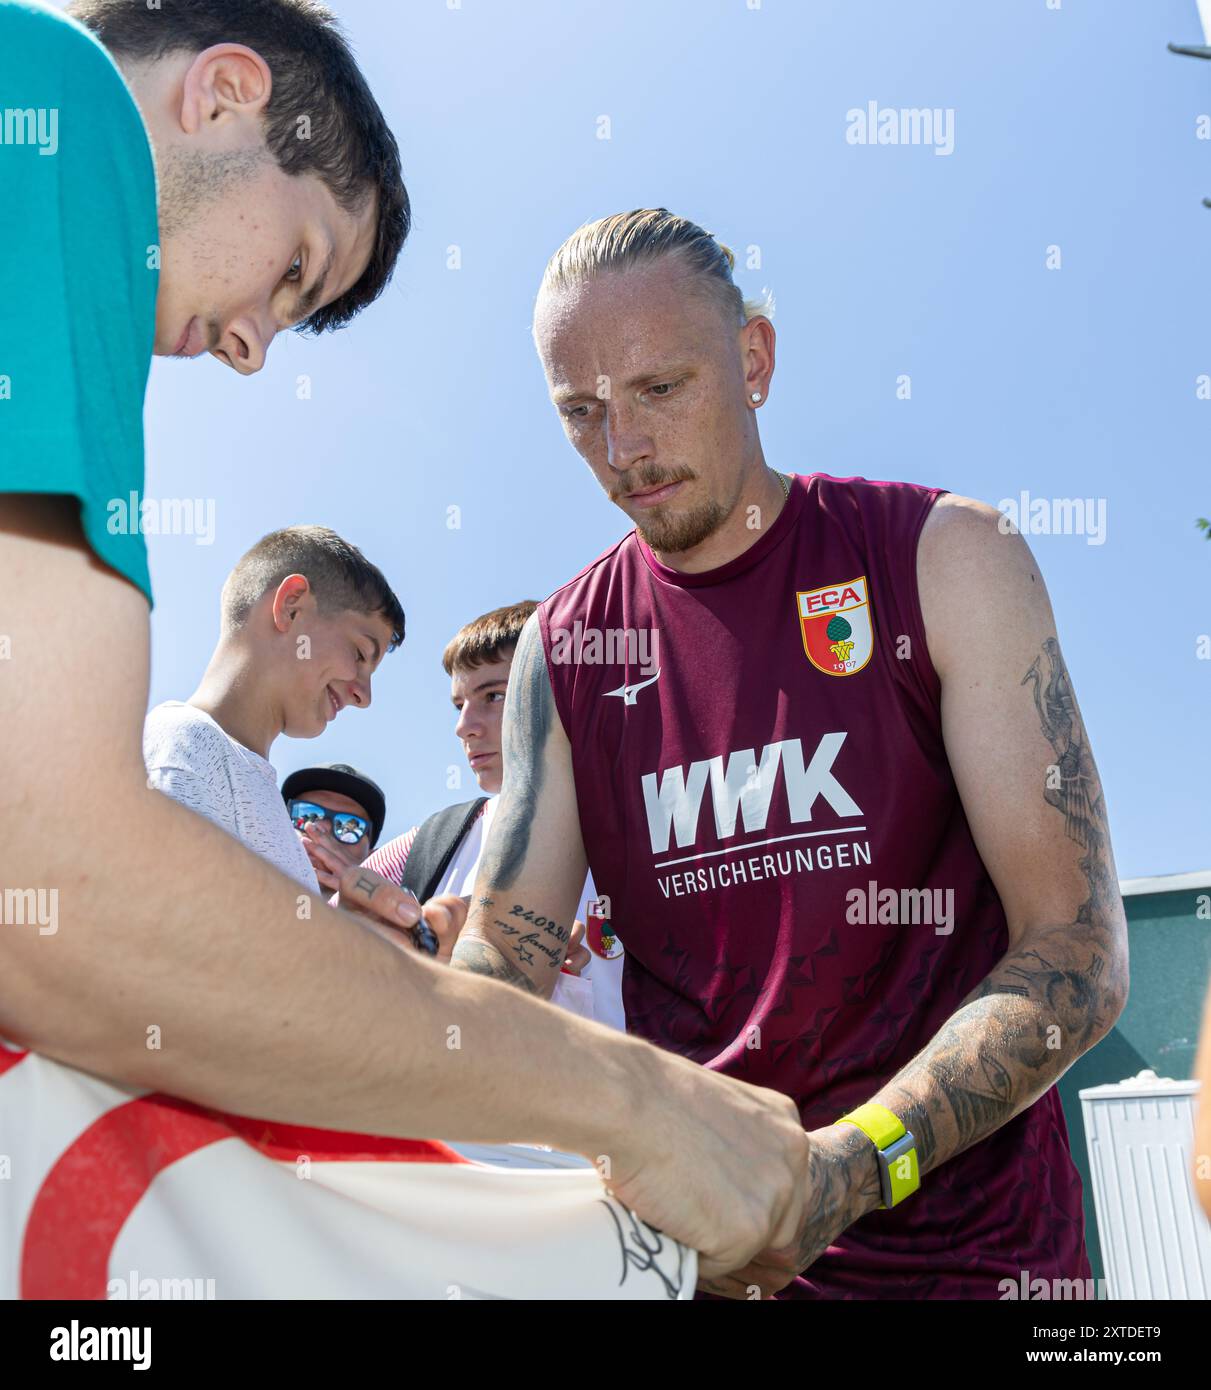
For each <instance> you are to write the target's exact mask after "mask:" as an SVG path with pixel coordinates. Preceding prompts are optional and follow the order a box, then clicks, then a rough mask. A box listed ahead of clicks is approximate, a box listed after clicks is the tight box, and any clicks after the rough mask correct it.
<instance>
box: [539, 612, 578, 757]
mask: <svg viewBox="0 0 1211 1390" xmlns="http://www.w3.org/2000/svg"><path fill="white" fill-rule="evenodd" d="M537 611H538V630H539V631H540V632H541V633H542V657H543V662H544V664H545V666H546V672H547V685H548V686H549V687H550V689H551V695H552V698H553V699H554V702H555V712H556V714H558V715H559V722H560V724H562V725H563V733H564V737H565V738H566V739H567V740H568V743H569V744H571V742H572V720H571V717H570V715H571V711H570V710H568V709H565V708H564V694H565V692H564V689H563V687H562V685H561V683H560V682H559V681H553V680H552V679H551V629H550V627H549V625H548V622H547V605H546V600H545V599H544V600H543V602H542V603H540V604H539V605H538V610H537Z"/></svg>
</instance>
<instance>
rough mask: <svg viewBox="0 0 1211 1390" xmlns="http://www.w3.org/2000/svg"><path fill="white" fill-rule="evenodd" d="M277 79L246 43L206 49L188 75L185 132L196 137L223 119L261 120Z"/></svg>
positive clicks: (184, 90)
mask: <svg viewBox="0 0 1211 1390" xmlns="http://www.w3.org/2000/svg"><path fill="white" fill-rule="evenodd" d="M272 91H273V77H272V74H271V73H270V71H269V64H268V63H266V62H265V60H264V58H262V57H261V55H260V54H259V53H257V52H255V51H254V50H253V49H251V48H246V47H245V46H244V45H243V44H242V43H216V44H213V45H212V46H211V47H210V48H205V49H203V50H202V52H201V53H199V54H198V56H197V57H196V58H195V59H194V60H193V62H192V63H190V65H189V67H188V68H187V69H186V71H185V79H184V83H183V85H182V90H181V111H180V122H181V129H182V130H183V131H185V132H186V134H188V135H196V134H197V133H198V131H199V130H201V129H202V128H203V127H204V126H205V125H206V124H207V123H208V122H210V121H217V120H219V119H220V118H221V117H223V116H228V115H235V116H255V117H258V118H259V117H260V116H262V115H263V114H264V112H265V107H266V106H267V105H268V104H269V97H270V95H271V93H272Z"/></svg>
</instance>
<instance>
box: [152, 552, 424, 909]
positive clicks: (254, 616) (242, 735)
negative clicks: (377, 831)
mask: <svg viewBox="0 0 1211 1390" xmlns="http://www.w3.org/2000/svg"><path fill="white" fill-rule="evenodd" d="M403 640H404V612H403V609H402V608H401V606H400V602H399V599H398V598H396V596H395V594H394V593H393V592H392V590H391V587H390V586H389V585H388V583H387V581H386V579H385V578H384V577H383V574H382V572H381V571H380V570H379V569H378V568H377V567H376V566H375V565H372V564H371V563H370V562H369V561H368V560H367V559H366V558H365V556H363V555H362V553H361V551H360V550H358V549H357V547H356V546H354V545H350V543H349V542H348V541H346V540H343V539H342V538H341V537H340V536H338V535H337V534H336V532H335V531H330V530H328V529H327V528H326V527H323V526H289V527H286V528H285V529H284V530H281V531H274V532H272V533H271V534H269V535H268V536H265V537H263V538H262V539H261V540H260V541H258V542H257V544H256V545H254V546H253V547H252V549H251V550H249V551H248V553H247V554H246V555H244V557H243V558H242V559H241V560H240V561H239V563H238V564H237V565H236V567H235V568H234V569H233V570H232V571H231V573H230V575H228V577H227V582H226V583H225V584H224V585H223V596H222V633H221V636H220V638H219V644H218V646H217V647H216V648H215V651H214V655H213V656H212V657H211V658H210V664H209V665H208V666H207V668H206V673H205V675H204V676H203V677H202V682H201V684H200V685H199V686H198V688H197V690H196V691H195V692H194V693H193V694H192V695H191V696H190V697H189V699H188V700H186V701H180V700H166V701H165V702H164V703H163V704H160V705H157V706H156V707H155V709H153V710H152V711H151V712H150V714H148V716H147V721H146V723H145V725H144V730H143V760H144V762H145V763H146V765H147V780H148V785H149V786H152V787H155V788H156V789H157V790H159V791H162V792H164V793H165V794H166V795H168V796H171V797H172V798H173V799H174V800H176V801H179V802H180V803H181V804H182V805H183V806H188V807H189V808H190V810H193V811H197V812H199V813H200V814H201V815H204V816H206V817H208V818H209V819H210V820H212V821H214V823H215V824H216V825H219V826H221V827H222V828H223V829H224V830H226V831H227V832H228V834H230V835H234V836H236V838H237V839H240V840H242V841H243V842H244V843H245V844H246V845H247V846H248V848H249V849H251V850H253V851H254V852H255V853H256V854H259V855H260V856H261V857H262V858H264V859H268V860H269V862H270V863H271V864H274V865H275V866H276V867H277V868H279V869H281V871H282V872H283V873H284V874H287V875H288V876H289V877H290V878H293V879H295V880H296V881H297V882H298V883H300V884H302V886H303V887H304V888H305V889H306V890H307V891H308V892H310V893H318V892H319V891H320V890H319V883H318V882H317V880H316V875H315V870H314V869H313V868H312V866H311V861H310V860H309V858H308V857H307V851H306V850H305V849H304V847H303V842H302V840H301V839H300V838H299V836H298V835H297V834H296V832H295V829H294V826H293V824H292V823H291V819H290V813H289V811H288V810H287V809H286V804H285V802H284V801H283V800H282V797H281V794H280V792H279V791H278V782H277V773H276V772H275V771H274V769H273V767H272V765H271V764H270V762H269V750H270V748H271V747H272V745H273V741H274V740H275V739H276V738H277V736H278V735H279V734H283V733H284V734H288V735H290V736H291V737H293V738H315V737H316V736H317V735H319V734H322V733H323V732H324V730H325V729H326V728H327V727H328V724H329V723H330V722H331V721H332V720H333V719H335V718H336V716H337V715H338V714H339V713H340V711H341V710H342V709H344V707H345V706H346V705H349V704H353V705H356V706H358V707H359V708H362V707H365V706H366V705H368V704H369V703H370V679H371V676H372V675H373V673H374V671H375V669H376V668H377V667H378V664H379V662H380V661H381V660H382V658H383V656H384V655H385V654H386V653H387V652H389V651H393V650H394V649H395V648H396V647H398V646H399V645H400V643H401V642H402V641H403Z"/></svg>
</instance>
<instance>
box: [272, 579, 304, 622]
mask: <svg viewBox="0 0 1211 1390" xmlns="http://www.w3.org/2000/svg"><path fill="white" fill-rule="evenodd" d="M310 597H311V585H310V584H309V583H308V582H307V576H306V575H305V574H288V575H287V576H286V578H285V579H283V580H282V582H281V583H280V584H279V585H278V587H277V592H276V593H275V594H274V596H273V608H272V615H273V625H274V627H275V628H277V630H278V631H279V632H289V631H290V628H291V626H292V624H293V623H294V620H295V618H297V617H298V615H299V613H300V612H302V610H303V608H304V607H305V606H306V604H307V600H308V599H309V598H310Z"/></svg>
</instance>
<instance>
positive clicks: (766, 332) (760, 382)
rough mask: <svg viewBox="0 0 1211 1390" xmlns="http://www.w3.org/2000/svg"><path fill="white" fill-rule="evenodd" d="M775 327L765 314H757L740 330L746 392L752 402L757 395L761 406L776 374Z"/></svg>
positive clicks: (741, 357)
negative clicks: (771, 379)
mask: <svg viewBox="0 0 1211 1390" xmlns="http://www.w3.org/2000/svg"><path fill="white" fill-rule="evenodd" d="M775 337H776V334H775V333H774V325H773V324H772V323H770V321H769V319H767V318H766V317H765V315H764V314H757V315H756V316H755V317H753V318H751V319H749V321H748V322H747V323H746V324H745V325H744V327H743V328H742V329H741V330H740V360H741V363H742V365H743V367H744V390H745V394H746V395H747V396H748V398H749V399H750V400H752V397H753V394H754V393H756V394H757V396H758V400H757V401H756V402H754V404H760V403H761V402H763V401H764V400H765V398H766V397H767V396H768V395H769V383H770V378H771V377H772V376H773V374H774V340H775Z"/></svg>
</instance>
